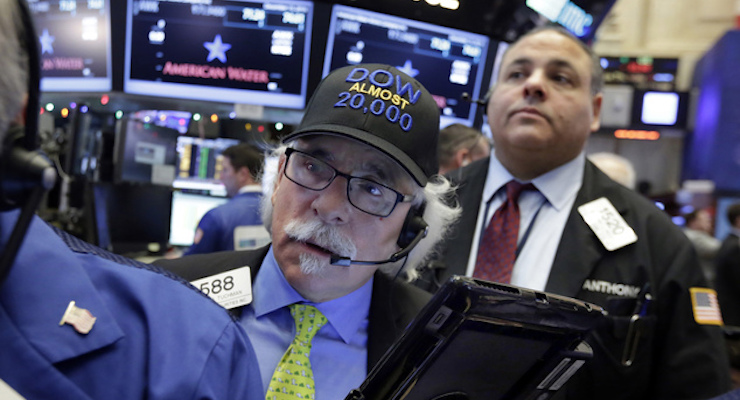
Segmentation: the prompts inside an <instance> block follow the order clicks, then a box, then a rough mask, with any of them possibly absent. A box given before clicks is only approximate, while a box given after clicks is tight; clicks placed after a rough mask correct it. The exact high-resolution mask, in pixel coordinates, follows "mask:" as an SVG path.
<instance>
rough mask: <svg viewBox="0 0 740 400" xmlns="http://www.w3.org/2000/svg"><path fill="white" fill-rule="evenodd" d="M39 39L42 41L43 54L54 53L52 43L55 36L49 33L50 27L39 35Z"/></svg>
mask: <svg viewBox="0 0 740 400" xmlns="http://www.w3.org/2000/svg"><path fill="white" fill-rule="evenodd" d="M39 41H40V42H41V54H44V53H49V54H54V48H53V47H51V44H52V43H54V36H51V35H49V30H48V29H44V34H43V35H41V36H39Z"/></svg>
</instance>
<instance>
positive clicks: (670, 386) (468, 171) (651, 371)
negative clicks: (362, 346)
mask: <svg viewBox="0 0 740 400" xmlns="http://www.w3.org/2000/svg"><path fill="white" fill-rule="evenodd" d="M488 162H489V159H487V158H486V159H484V160H480V161H477V162H475V163H472V164H470V165H468V166H467V167H465V168H464V169H463V170H461V171H459V172H457V173H456V174H457V175H456V176H459V178H460V180H459V182H457V184H458V185H459V188H458V196H459V197H458V199H459V202H460V204H461V206H462V207H463V215H462V217H461V219H460V221H459V222H458V223H457V225H456V228H455V230H454V231H453V233H452V236H451V238H450V239H449V240H447V241H446V242H445V243H444V244H443V246H442V247H443V248H442V249H441V254H443V257H442V258H441V262H439V261H438V262H437V263H436V264H433V265H436V266H438V267H440V268H437V269H436V270H435V271H434V273H435V274H436V276H431V274H430V273H426V274H425V275H424V276H423V279H422V280H421V282H423V283H422V284H421V285H424V284H426V287H427V288H430V287H431V290H435V289H434V287H433V284H430V282H433V281H435V280H436V281H439V282H443V281H444V280H446V279H447V278H448V277H449V276H451V275H453V274H460V275H463V274H465V270H466V266H467V263H468V257H469V254H470V246H471V243H472V240H473V234H474V232H473V230H474V229H475V228H474V227H475V226H476V221H477V218H478V212H479V208H480V203H481V196H482V193H483V186H484V183H485V179H486V175H487V173H488ZM601 197H606V198H607V199H609V201H611V203H612V204H613V205H614V207H615V208H616V209H617V210H618V211H619V213H620V214H621V215H622V217H623V218H624V219H625V221H626V222H627V224H628V225H629V226H631V227H632V228H633V229H634V231H635V233H636V234H637V237H638V241H637V242H636V243H633V244H630V245H628V246H625V247H623V248H621V249H617V250H615V251H611V252H610V251H607V250H606V249H605V248H604V246H603V245H602V244H601V242H600V241H599V239H598V238H597V237H596V235H595V234H594V233H593V232H592V230H591V229H590V228H589V226H588V225H587V224H586V223H585V222H584V221H583V219H582V218H581V216H580V214H579V213H578V211H577V208H578V206H580V205H582V204H585V203H588V202H590V201H592V200H595V199H598V198H601ZM539 222H541V221H539ZM539 226H546V224H540V225H539ZM646 285H648V286H649V290H650V293H651V295H652V298H653V300H652V303H651V304H650V306H649V307H648V313H647V315H645V316H644V318H643V320H644V322H645V329H644V331H643V332H642V334H641V337H640V340H639V342H638V348H637V353H636V354H637V357H636V359H635V361H634V363H633V364H632V366H630V367H626V366H624V365H622V363H621V359H622V355H623V353H624V348H625V338H626V336H627V331H628V329H629V321H630V317H631V316H632V314H633V313H635V309H636V307H637V300H636V298H635V297H634V294H633V295H631V296H630V295H628V294H629V290H625V289H630V288H631V290H633V291H634V290H639V289H640V288H643V287H645V286H646ZM693 286H704V287H705V286H706V283H705V280H704V277H703V275H702V272H701V269H700V267H699V261H698V258H697V256H696V253H695V251H694V249H693V247H692V245H691V243H690V242H689V240H688V238H686V236H685V235H684V234H683V232H681V230H680V229H679V228H678V227H676V226H675V225H674V224H673V223H672V222H671V220H670V218H668V216H667V214H665V213H664V212H663V211H661V210H659V209H658V208H657V207H656V206H655V205H654V204H653V203H652V202H650V201H649V200H647V199H646V198H644V197H643V196H641V195H640V194H638V193H636V192H634V191H632V190H629V189H627V188H625V187H623V186H621V185H619V184H617V183H615V182H614V181H612V180H611V179H609V178H608V177H607V176H606V175H604V174H603V173H602V172H601V171H599V170H598V169H597V168H596V167H595V166H594V165H593V164H592V163H591V162H587V163H586V166H585V171H584V178H583V185H582V187H581V189H580V190H579V192H578V194H577V197H576V201H575V204H574V206H573V209H572V210H571V213H570V216H569V217H568V220H567V222H566V225H565V228H564V231H563V235H562V238H561V240H560V244H559V246H558V250H557V253H556V255H555V260H554V261H553V266H552V270H551V272H550V276H549V279H548V282H547V285H546V288H545V291H547V292H551V293H556V294H560V295H564V296H569V297H575V298H579V299H582V300H585V301H589V302H592V303H595V304H599V305H601V306H603V307H605V308H606V309H607V310H609V312H610V317H609V319H608V323H607V326H604V327H601V329H598V330H597V331H596V332H594V334H593V337H592V338H591V339H590V340H589V342H590V344H591V345H592V347H593V348H594V353H595V356H594V358H593V360H592V361H590V362H589V363H588V364H587V365H586V367H584V368H583V369H582V371H581V372H580V373H579V374H578V375H577V376H576V377H575V378H574V379H573V381H572V382H571V383H570V384H569V386H568V387H567V391H568V392H567V393H566V395H567V398H568V399H596V398H598V399H631V400H632V399H671V400H675V399H702V398H710V397H712V396H714V395H717V394H719V393H723V392H724V391H726V390H728V389H729V372H728V370H727V357H726V355H725V353H724V348H723V338H722V333H721V331H720V329H719V327H717V326H710V325H699V324H697V323H696V322H695V321H694V317H693V309H692V302H691V296H690V293H689V288H690V287H693ZM633 293H634V292H633Z"/></svg>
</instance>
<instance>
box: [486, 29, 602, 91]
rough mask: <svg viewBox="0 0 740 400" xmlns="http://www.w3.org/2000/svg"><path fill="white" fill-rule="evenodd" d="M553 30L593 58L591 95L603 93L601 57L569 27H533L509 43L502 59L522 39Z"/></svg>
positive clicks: (491, 89)
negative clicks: (568, 28)
mask: <svg viewBox="0 0 740 400" xmlns="http://www.w3.org/2000/svg"><path fill="white" fill-rule="evenodd" d="M547 31H552V32H556V33H559V34H560V35H563V36H565V37H566V38H568V39H570V40H571V41H572V42H573V43H575V44H577V45H578V47H580V48H581V49H582V50H583V51H584V52H585V53H586V55H587V56H588V57H589V58H590V59H591V95H592V96H596V95H597V94H599V93H601V92H602V91H603V90H604V69H603V68H602V67H601V57H599V56H598V55H596V53H594V50H593V49H592V48H591V46H589V45H587V44H586V43H584V42H583V41H582V40H580V39H578V38H577V37H576V36H575V35H573V34H572V33H570V32H569V31H568V30H567V29H565V28H563V27H561V26H558V25H545V26H539V27H537V28H534V29H532V30H531V31H529V32H527V33H526V34H524V35H522V36H521V37H519V38H518V39H517V40H516V41H515V42H514V43H512V44H511V45H509V47H507V48H506V50H504V54H503V56H502V57H501V60H503V59H504V58H505V57H506V54H508V53H509V51H510V50H511V49H512V48H513V47H515V46H516V45H517V43H519V42H520V41H521V40H522V39H524V38H528V37H530V36H533V35H536V34H538V33H541V32H547ZM495 87H496V85H495V84H494V85H493V86H491V88H490V89H489V90H488V94H487V98H490V96H491V93H493V90H494V88H495Z"/></svg>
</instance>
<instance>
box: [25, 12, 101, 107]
mask: <svg viewBox="0 0 740 400" xmlns="http://www.w3.org/2000/svg"><path fill="white" fill-rule="evenodd" d="M28 6H29V8H30V10H31V13H32V14H33V19H34V23H35V25H36V37H37V38H38V46H39V51H40V56H41V59H40V62H41V83H40V88H41V90H42V91H45V92H106V91H110V90H111V84H112V79H111V39H110V38H111V32H110V4H109V2H108V0H80V1H77V0H44V1H37V0H29V1H28Z"/></svg>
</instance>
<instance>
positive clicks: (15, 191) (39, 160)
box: [0, 0, 57, 285]
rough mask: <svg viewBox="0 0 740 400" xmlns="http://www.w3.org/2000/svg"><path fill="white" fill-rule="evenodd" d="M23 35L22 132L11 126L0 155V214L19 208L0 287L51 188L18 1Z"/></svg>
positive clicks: (28, 28)
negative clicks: (25, 87)
mask: <svg viewBox="0 0 740 400" xmlns="http://www.w3.org/2000/svg"><path fill="white" fill-rule="evenodd" d="M18 9H19V11H20V18H21V23H22V26H23V28H24V35H23V37H22V38H21V41H22V42H23V43H24V45H25V47H26V52H27V54H28V103H27V104H26V114H25V116H26V122H25V129H16V128H15V127H12V128H10V129H9V130H8V132H7V133H6V137H5V142H4V146H3V151H2V155H0V211H9V210H13V209H17V208H20V209H21V212H20V215H19V216H18V219H17V221H16V223H15V226H14V227H13V231H12V233H11V235H10V238H9V239H8V243H6V245H5V248H4V249H3V251H2V255H0V285H2V283H3V281H4V280H5V278H6V277H7V275H8V273H9V272H10V268H11V266H12V265H13V261H15V256H16V254H17V252H18V249H19V248H20V245H21V244H22V243H23V238H24V237H25V235H26V230H27V229H28V226H29V224H30V223H31V219H32V217H33V215H34V213H35V211H36V208H37V207H38V205H39V203H40V202H41V199H42V197H43V195H44V193H45V192H46V191H48V190H50V189H51V188H52V187H54V184H55V182H56V176H57V174H56V170H55V169H54V167H52V165H51V163H50V162H49V160H48V159H47V158H46V157H44V156H43V155H42V154H41V153H40V152H39V151H38V150H37V146H38V137H37V136H38V133H37V132H38V113H39V83H40V79H41V76H40V65H39V50H38V45H37V44H36V29H35V28H34V24H33V19H32V17H31V10H30V9H29V8H28V5H27V4H26V0H18Z"/></svg>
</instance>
